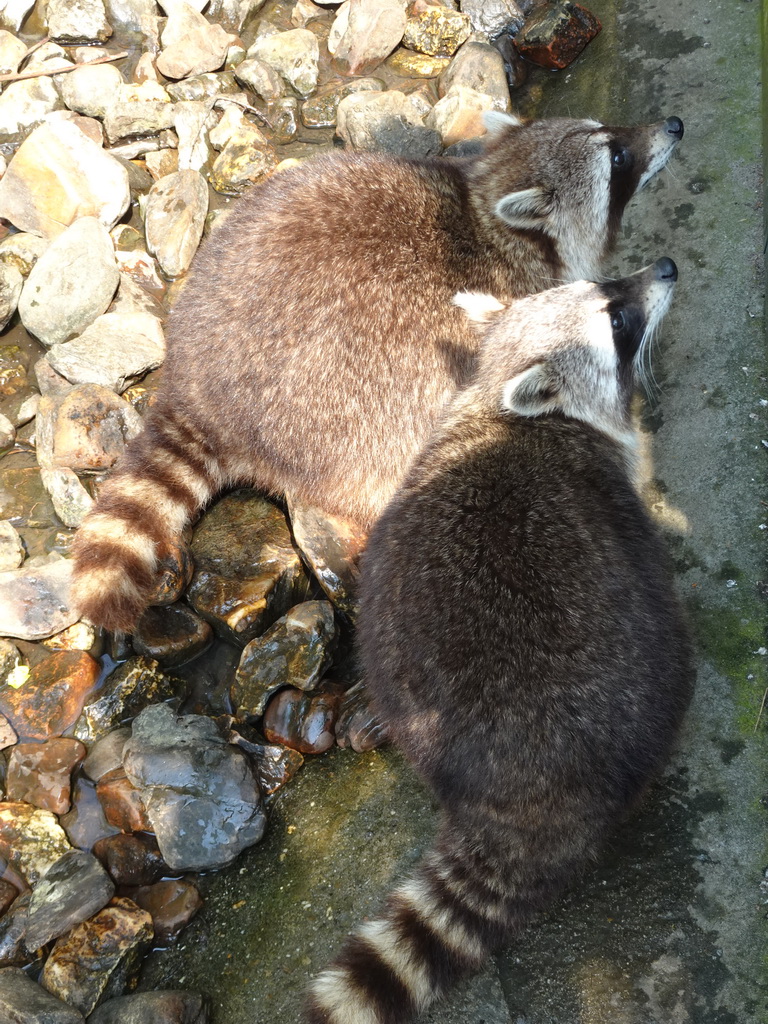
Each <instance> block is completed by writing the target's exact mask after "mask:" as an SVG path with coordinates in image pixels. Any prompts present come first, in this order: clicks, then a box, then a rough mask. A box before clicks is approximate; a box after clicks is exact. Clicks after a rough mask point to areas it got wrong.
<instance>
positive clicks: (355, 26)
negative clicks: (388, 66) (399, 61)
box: [328, 0, 407, 75]
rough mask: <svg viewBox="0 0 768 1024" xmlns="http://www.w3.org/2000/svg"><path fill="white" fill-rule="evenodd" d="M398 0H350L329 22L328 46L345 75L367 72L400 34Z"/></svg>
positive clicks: (402, 22)
mask: <svg viewBox="0 0 768 1024" xmlns="http://www.w3.org/2000/svg"><path fill="white" fill-rule="evenodd" d="M405 7H406V5H405V3H403V2H402V0H350V2H349V3H345V4H342V6H341V7H340V8H339V12H338V14H337V15H336V20H335V21H334V23H333V25H332V26H331V33H330V36H329V39H328V49H329V50H330V52H331V53H332V54H333V57H334V64H335V65H336V66H337V67H338V68H339V69H340V70H341V71H342V72H343V73H344V74H346V75H367V74H370V72H371V71H373V70H374V68H376V67H378V65H379V64H380V63H381V62H382V61H383V60H384V59H385V58H386V57H388V56H389V54H390V53H391V52H392V51H393V50H394V48H395V47H396V46H397V45H398V43H399V42H400V40H401V39H402V38H403V33H404V32H405V26H406V22H407V18H406V14H405Z"/></svg>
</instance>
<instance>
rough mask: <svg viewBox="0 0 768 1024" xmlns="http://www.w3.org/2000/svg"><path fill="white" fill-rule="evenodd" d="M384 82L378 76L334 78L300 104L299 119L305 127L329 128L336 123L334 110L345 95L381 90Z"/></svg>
mask: <svg viewBox="0 0 768 1024" xmlns="http://www.w3.org/2000/svg"><path fill="white" fill-rule="evenodd" d="M383 88H384V83H383V82H382V81H381V80H380V79H378V78H356V79H354V80H353V81H351V82H350V81H345V80H344V79H336V80H335V81H332V82H327V83H326V84H325V85H324V86H323V87H322V89H318V91H317V92H316V93H315V95H314V96H312V97H310V98H309V99H308V100H305V101H304V102H303V103H302V105H301V120H302V121H303V122H304V124H305V125H306V126H307V128H330V127H332V126H333V125H335V124H336V111H337V109H338V106H339V103H341V101H342V100H343V99H344V97H345V96H350V95H351V94H352V93H353V92H381V91H382V90H383Z"/></svg>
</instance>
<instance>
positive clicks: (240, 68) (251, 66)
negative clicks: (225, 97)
mask: <svg viewBox="0 0 768 1024" xmlns="http://www.w3.org/2000/svg"><path fill="white" fill-rule="evenodd" d="M234 76H235V78H236V79H237V81H238V82H240V84H241V85H243V86H244V87H245V88H246V89H250V90H251V92H255V93H256V95H257V96H260V97H261V98H262V99H263V100H264V102H265V103H268V102H269V101H270V100H278V99H280V98H281V97H282V96H284V95H285V84H284V82H283V80H282V78H281V77H280V75H278V73H277V71H275V69H274V68H272V67H270V66H269V64H266V63H265V62H264V61H263V60H257V59H256V58H255V57H251V58H250V59H249V60H244V61H243V62H242V63H241V64H238V65H237V68H236V69H235V72H234Z"/></svg>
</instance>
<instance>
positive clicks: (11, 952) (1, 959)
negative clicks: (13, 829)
mask: <svg viewBox="0 0 768 1024" xmlns="http://www.w3.org/2000/svg"><path fill="white" fill-rule="evenodd" d="M6 870H7V869H6ZM17 877H18V876H17ZM20 881H21V880H20ZM31 899H32V891H31V889H25V890H24V891H23V892H22V893H21V895H20V896H17V897H16V899H14V901H13V903H12V904H11V906H10V907H9V909H8V910H7V911H6V913H5V914H4V915H3V917H1V918H0V968H3V967H10V966H16V967H23V966H24V965H25V964H31V963H32V962H33V961H34V960H36V959H37V958H38V955H37V951H36V950H34V949H28V948H27V944H26V943H25V942H24V938H25V935H26V931H27V910H28V908H29V901H30V900H31ZM0 973H2V972H0ZM25 977H26V975H25ZM2 1006H3V1002H2V996H0V1007H2ZM31 1024H37V1022H36V1021H33V1022H31Z"/></svg>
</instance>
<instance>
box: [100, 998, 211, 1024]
mask: <svg viewBox="0 0 768 1024" xmlns="http://www.w3.org/2000/svg"><path fill="white" fill-rule="evenodd" d="M209 1020H210V1013H209V1010H208V1001H207V999H206V998H205V997H204V996H201V995H198V994H197V993H196V992H174V991H172V990H166V991H164V992H135V993H133V995H128V996H119V997H118V998H117V999H110V1000H109V1002H108V1003H102V1005H101V1006H99V1007H97V1009H95V1010H94V1011H93V1013H92V1014H91V1015H90V1017H89V1018H88V1024H208V1021H209Z"/></svg>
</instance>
